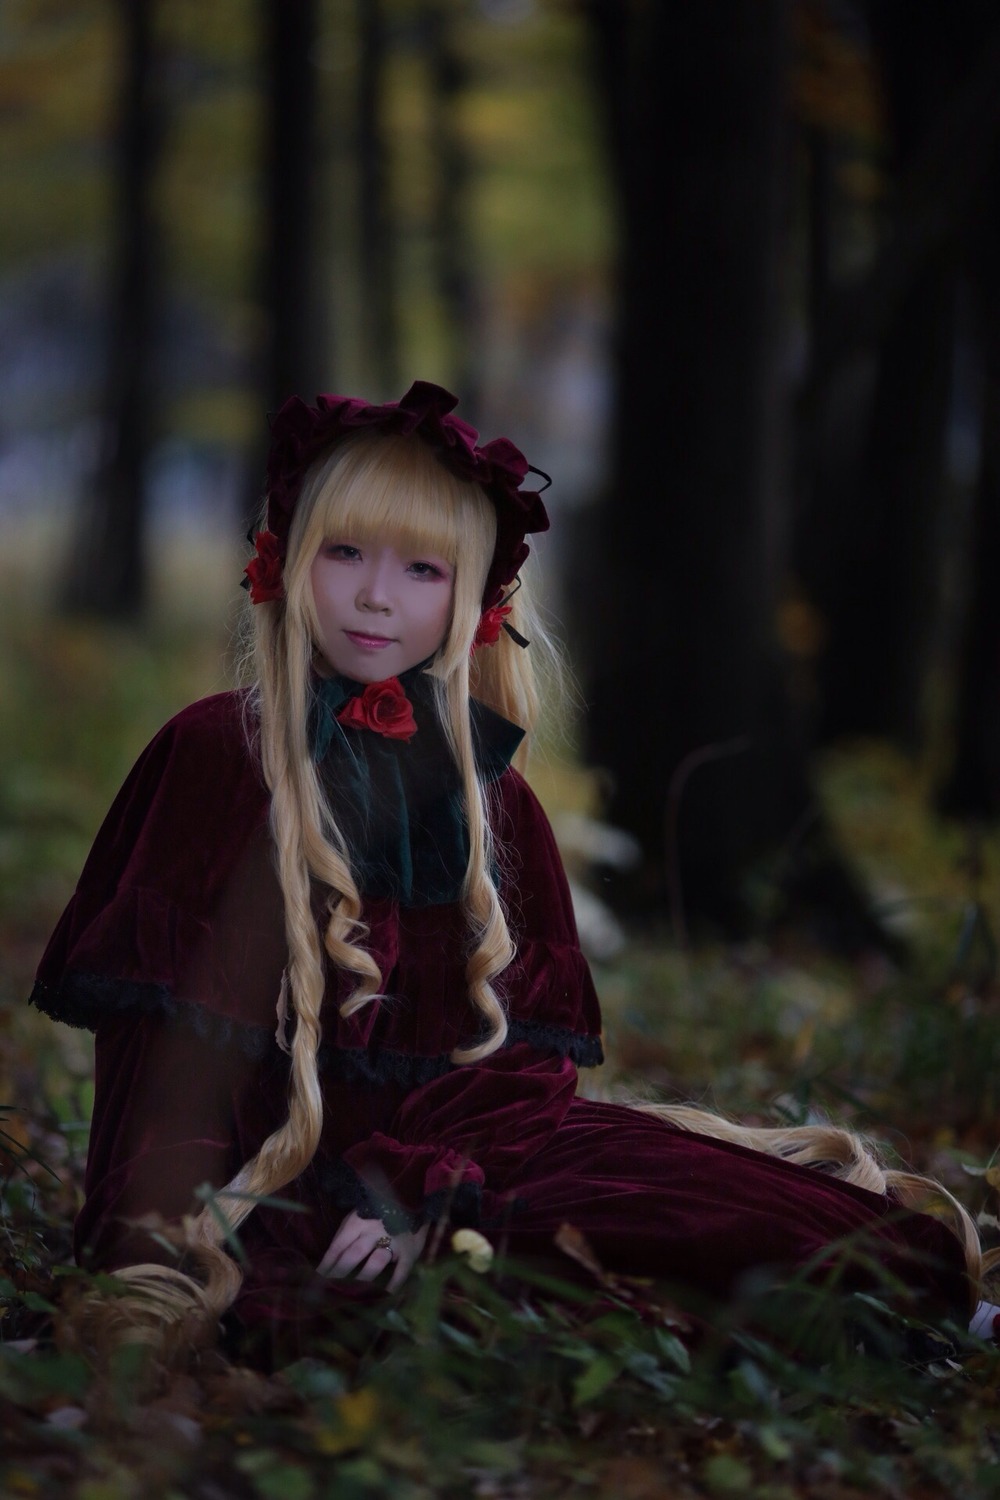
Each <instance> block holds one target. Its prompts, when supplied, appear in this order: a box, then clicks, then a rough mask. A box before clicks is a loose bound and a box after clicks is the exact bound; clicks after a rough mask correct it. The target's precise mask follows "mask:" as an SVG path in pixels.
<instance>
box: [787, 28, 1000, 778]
mask: <svg viewBox="0 0 1000 1500" xmlns="http://www.w3.org/2000/svg"><path fill="white" fill-rule="evenodd" d="M868 11H869V15H870V20H871V24H872V32H873V38H874V42H875V47H876V52H877V55H878V58H879V60H880V64H881V71H882V74H883V81H884V94H885V98H886V103H887V108H888V114H889V130H890V135H891V139H892V143H893V161H892V169H893V175H892V182H891V198H890V214H889V217H888V222H887V227H886V231H885V234H884V238H883V245H882V247H881V249H880V251H879V253H878V255H877V257H876V259H875V262H874V264H873V266H872V268H871V270H870V271H869V272H868V273H867V274H866V275H865V276H863V277H862V278H860V279H858V280H856V281H855V282H852V283H848V284H846V285H843V286H840V287H831V288H830V292H829V296H828V297H827V298H826V299H825V306H824V305H823V299H822V298H820V299H818V303H819V305H818V306H817V307H815V308H814V312H813V353H812V366H811V371H810V374H809V377H808V379H807V381H806V383H805V389H804V395H803V401H802V403H801V407H800V464H799V477H800V484H799V490H800V493H801V495H802V503H801V507H800V512H799V522H798V527H797V537H796V546H795V555H796V564H797V572H798V576H799V579H800V581H801V583H802V585H803V587H804V590H805V593H806V595H807V597H808V599H809V601H810V603H811V604H812V605H813V606H814V607H815V609H816V610H817V612H818V615H819V618H820V621H821V624H822V629H823V632H824V634H825V636H826V645H825V648H824V650H823V652H822V654H821V657H820V660H819V669H818V687H819V695H818V697H819V703H820V714H819V724H818V731H819V733H820V735H821V736H822V737H824V738H827V739H833V738H836V737H838V736H841V735H844V734H857V733H868V734H882V735H886V736H889V737H891V738H892V739H894V740H896V741H897V742H898V743H901V744H903V745H904V746H907V747H909V748H915V747H916V746H917V745H918V744H919V742H920V740H921V738H922V731H923V728H924V725H923V723H922V707H923V705H922V699H923V692H924V686H925V682H926V676H927V667H928V660H929V656H930V650H931V644H932V639H933V634H934V630H935V626H936V620H937V615H938V612H939V611H938V604H939V594H940V587H941V566H940V537H941V507H942V503H943V498H944V486H945V458H946V438H947V426H948V420H949V414H950V403H951V386H952V365H953V358H954V345H955V300H956V293H957V285H958V275H959V260H960V245H961V242H962V239H963V236H964V234H965V232H966V228H967V224H968V221H969V217H970V212H971V205H972V203H973V201H974V197H975V194H976V190H977V184H978V183H980V182H981V181H982V180H983V178H984V177H985V176H986V175H987V174H988V172H989V168H990V164H991V163H992V162H993V161H994V160H995V143H996V138H997V133H998V130H1000V32H998V31H997V27H996V24H995V23H996V14H995V10H994V8H993V7H992V6H991V5H990V4H989V3H987V0H968V3H967V4H966V5H965V6H964V7H962V9H961V10H958V11H956V10H955V8H954V7H952V6H950V5H949V4H947V3H946V0H928V3H927V4H925V5H922V6H919V7H913V6H910V5H908V4H906V3H904V0H872V3H871V4H870V5H869V6H868Z"/></svg>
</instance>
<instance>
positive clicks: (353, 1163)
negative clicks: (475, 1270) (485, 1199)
mask: <svg viewBox="0 0 1000 1500" xmlns="http://www.w3.org/2000/svg"><path fill="white" fill-rule="evenodd" d="M342 1161H343V1166H344V1167H345V1168H346V1169H347V1174H348V1176H347V1177H346V1178H345V1179H344V1185H345V1186H346V1185H347V1183H348V1181H349V1179H350V1178H353V1179H354V1182H355V1183H356V1185H357V1189H358V1190H360V1191H358V1192H357V1193H356V1196H355V1200H354V1201H353V1202H351V1204H350V1205H349V1206H350V1207H351V1208H353V1209H354V1210H355V1211H356V1212H357V1213H358V1214H360V1216H361V1217H362V1218H363V1219H367V1218H372V1219H381V1220H382V1222H383V1223H384V1224H385V1226H386V1229H388V1230H389V1231H390V1232H393V1231H395V1232H398V1231H399V1230H400V1229H401V1228H414V1227H416V1225H418V1224H422V1223H425V1222H427V1221H428V1220H432V1219H439V1218H441V1217H442V1216H445V1215H446V1216H447V1217H449V1218H452V1219H454V1220H455V1221H456V1222H461V1223H462V1224H472V1223H475V1222H476V1221H477V1220H478V1209H479V1196H480V1192H481V1189H482V1187H483V1183H484V1181H485V1179H484V1176H483V1170H482V1168H481V1167H480V1166H478V1165H477V1164H476V1163H475V1162H474V1161H471V1160H470V1159H469V1157H467V1156H465V1155H463V1154H462V1152H460V1151H456V1150H454V1149H452V1148H449V1147H445V1148H443V1149H442V1148H441V1147H439V1146H407V1145H404V1144H403V1142H402V1141H397V1140H394V1139H393V1138H392V1137H391V1136H387V1135H382V1134H380V1133H376V1134H375V1135H373V1136H371V1137H370V1138H369V1139H368V1140H367V1141H363V1142H362V1143H361V1144H360V1145H358V1146H353V1147H352V1148H351V1150H350V1151H348V1152H346V1153H345V1155H344V1157H343V1159H342Z"/></svg>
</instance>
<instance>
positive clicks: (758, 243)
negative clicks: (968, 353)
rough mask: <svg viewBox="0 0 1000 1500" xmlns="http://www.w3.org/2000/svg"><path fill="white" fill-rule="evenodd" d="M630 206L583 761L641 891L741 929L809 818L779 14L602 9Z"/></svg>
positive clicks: (620, 170) (624, 201) (734, 3)
mask: <svg viewBox="0 0 1000 1500" xmlns="http://www.w3.org/2000/svg"><path fill="white" fill-rule="evenodd" d="M588 14H589V16H590V19H591V21H592V23H593V26H594V29H595V36H596V42H597V48H598V56H599V58H600V65H601V70H602V73H603V76H604V80H605V98H606V101H607V105H608V120H609V138H610V141H611V149H612V153H613V160H614V170H615V175H616V177H617V183H618V187H619V192H620V203H621V219H622V240H621V249H620V265H619V287H620V311H619V332H618V349H617V371H618V395H617V413H616V426H615V438H614V460H613V468H612V472H613V489H612V493H611V494H610V495H609V496H608V497H607V500H606V503H605V505H604V507H603V510H602V514H601V518H600V521H599V538H598V545H597V548H596V557H597V559H598V560H599V569H600V571H599V573H598V574H597V575H596V576H595V577H594V578H593V579H592V581H591V583H590V586H589V588H588V589H587V590H586V594H585V597H586V601H587V605H586V607H587V611H588V616H589V626H590V629H589V632H588V633H589V635H590V643H589V650H588V658H589V667H590V672H589V692H588V697H589V699H590V703H591V715H590V719H589V746H588V748H589V753H590V758H591V760H592V761H593V762H595V763H596V764H598V765H600V766H604V767H607V768H608V769H609V771H610V773H611V775H612V777H613V787H612V791H611V795H610V800H609V805H608V808H607V812H608V816H609V817H610V818H611V820H612V821H614V822H615V823H617V824H619V825H620V826H622V827H624V828H627V829H629V830H630V831H632V832H633V833H634V834H636V836H637V837H638V838H639V839H640V841H641V844H642V846H643V850H644V853H645V857H646V866H645V890H644V891H640V890H637V889H636V888H634V887H633V888H632V889H631V891H630V892H629V900H630V902H631V904H632V906H633V909H636V907H637V906H638V905H646V906H648V907H656V906H660V907H661V908H662V906H663V903H664V896H665V893H667V892H672V895H673V897H674V905H675V910H676V905H677V898H678V896H679V895H682V896H683V899H684V902H685V903H686V905H687V907H688V909H689V910H691V911H693V912H695V913H700V914H702V915H706V914H707V915H709V916H711V917H717V918H720V919H721V920H723V921H725V922H727V923H730V924H732V923H739V922H740V920H741V918H742V916H743V915H744V914H745V912H744V900H743V884H744V880H745V877H746V875H747V872H748V870H749V869H750V868H751V867H752V865H753V864H754V862H755V861H756V860H757V859H758V858H760V857H761V856H762V855H763V854H765V852H767V851H773V850H774V849H775V847H776V846H778V845H779V844H781V843H782V841H783V840H785V839H787V838H789V836H790V835H792V833H793V829H795V827H796V825H798V824H800V822H801V820H803V819H804V818H807V817H808V814H807V811H806V810H807V808H808V806H809V802H810V798H809V790H808V786H807V783H806V777H805V770H804V752H803V748H802V746H801V744H800V742H799V740H798V739H797V737H796V734H795V733H794V731H793V729H792V726H791V715H790V713H789V711H788V705H787V701H786V698H785V693H784V684H783V676H782V671H783V669H782V663H781V661H780V658H779V651H778V647H777V644H776V639H775V618H776V611H777V602H778V589H779V586H780V584H781V582H782V576H783V571H784V565H785V523H784V506H785V503H786V495H785V476H784V442H783V433H782V430H781V421H780V416H781V410H782V404H783V390H782V377H781V370H780V360H781V353H782V344H783V308H784V304H783V298H782V294H781V288H782V280H783V271H784V268H785V263H786V233H787V223H786V221H787V211H788V210H787V205H786V203H785V202H784V199H783V191H782V188H783V184H784V183H785V182H786V181H787V178H788V166H789V157H788V151H789V140H788V120H787V98H786V93H787V80H788V71H789V69H788V52H789V7H788V5H787V3H785V0H727V3H725V4H722V3H721V0H711V3H708V0H706V3H704V4H701V5H696V6H688V5H684V6H674V5H634V6H632V7H631V8H630V9H629V11H628V16H629V21H628V28H627V31H628V34H627V36H626V37H625V38H624V39H623V38H622V37H621V36H620V35H619V34H618V32H617V31H616V25H617V26H619V27H620V26H621V22H622V7H621V6H620V5H619V4H616V3H609V0H592V3H591V4H590V5H589V6H588Z"/></svg>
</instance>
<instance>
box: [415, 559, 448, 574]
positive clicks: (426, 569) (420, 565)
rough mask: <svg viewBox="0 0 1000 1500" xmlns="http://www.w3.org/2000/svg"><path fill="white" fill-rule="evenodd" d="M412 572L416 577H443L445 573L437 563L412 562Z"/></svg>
mask: <svg viewBox="0 0 1000 1500" xmlns="http://www.w3.org/2000/svg"><path fill="white" fill-rule="evenodd" d="M410 572H411V573H412V574H413V575H414V576H415V577H416V578H443V577H444V576H445V575H444V573H443V572H442V570H441V569H440V568H439V567H438V566H437V564H436V563H429V562H411V563H410Z"/></svg>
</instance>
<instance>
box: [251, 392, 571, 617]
mask: <svg viewBox="0 0 1000 1500" xmlns="http://www.w3.org/2000/svg"><path fill="white" fill-rule="evenodd" d="M457 405H458V400H457V398H456V397H455V396H452V395H451V394H450V393H449V392H448V391H446V390H443V389H442V387H441V386H439V385H431V384H430V383H429V382H428V381H426V380H418V381H416V382H414V384H413V385H411V387H410V389H409V390H408V391H407V392H406V395H405V396H403V397H402V398H401V399H400V400H399V401H387V402H385V403H384V405H382V406H372V405H369V403H368V402H367V401H362V400H359V399H356V398H353V397H350V396H335V395H323V396H317V397H316V405H315V406H309V405H307V404H306V402H305V401H303V400H302V399H301V397H299V396H290V397H289V399H288V400H287V401H286V402H285V403H284V405H283V406H282V407H281V409H280V411H278V412H277V414H276V415H275V416H274V417H272V418H271V447H270V451H269V453H268V460H267V532H265V533H263V535H265V536H273V537H274V538H275V541H276V544H277V545H276V555H277V558H278V560H279V563H283V562H284V557H285V548H286V546H287V543H288V528H289V525H290V524H291V519H292V513H293V511H294V510H295V506H296V503H297V502H298V498H299V494H300V492H301V489H302V482H303V480H304V479H305V476H306V473H307V471H308V470H309V468H310V467H311V465H312V464H313V463H314V462H315V460H316V459H317V458H319V457H320V456H321V455H322V454H325V453H328V452H329V451H330V450H331V449H333V448H335V447H336V446H337V444H338V443H339V442H342V441H343V440H344V439H345V438H346V437H349V436H350V435H351V434H352V433H354V432H363V431H366V430H367V431H374V432H385V433H402V434H404V435H407V434H409V433H414V432H415V433H416V434H417V435H418V436H419V437H420V438H422V439H423V441H424V442H426V443H427V444H428V445H429V446H430V447H431V448H432V449H433V450H434V452H435V454H436V455H437V457H438V458H439V459H440V461H441V462H442V463H443V464H444V465H445V467H446V468H448V469H450V470H451V472H452V473H453V474H457V475H458V477H459V478H460V479H466V480H471V481H472V482H473V483H474V484H479V485H482V487H483V489H484V490H485V491H486V494H487V495H488V496H489V498H490V499H491V500H492V502H493V505H494V507H495V509H496V513H497V539H496V546H495V548H494V551H493V560H492V562H491V563H490V570H489V574H488V576H487V579H486V587H485V589H484V590H483V607H484V608H485V609H489V608H490V607H491V606H493V605H495V604H497V603H499V602H500V599H501V595H502V593H503V587H504V585H505V584H508V583H510V582H511V580H512V579H513V578H514V577H515V576H516V574H517V570H518V569H519V568H520V566H521V564H522V563H523V562H524V559H525V558H526V557H527V555H528V545H527V543H526V542H525V540H524V539H525V536H527V535H529V534H530V533H533V532H538V531H546V530H548V525H549V518H548V516H547V515H546V512H545V506H544V505H543V504H542V501H541V498H540V496H541V491H540V490H530V489H529V490H525V489H522V485H523V483H524V481H525V479H526V478H527V476H528V474H529V473H530V474H537V475H538V476H539V477H540V478H541V479H544V481H545V483H544V485H543V486H542V489H547V488H548V486H549V484H550V483H551V480H550V479H549V477H548V475H547V474H543V473H542V471H541V470H540V469H535V468H533V467H532V466H531V464H529V463H528V460H527V459H526V458H525V456H524V454H523V453H522V452H521V450H520V449H519V448H516V447H515V446H514V444H513V443H512V442H510V440H509V439H508V438H494V439H493V441H492V442H489V443H483V444H480V443H479V440H478V439H479V434H478V433H477V431H476V429H475V428H474V427H470V426H469V424H468V422H463V421H462V419H461V418H460V417H456V416H454V415H453V411H454V408H455V407H456V406H457ZM269 545H270V544H269ZM253 565H254V564H253V563H251V566H253ZM248 572H249V570H248ZM251 587H252V581H251ZM252 597H253V596H252ZM262 597H268V598H274V597H276V596H275V595H273V594H268V595H266V596H263V595H262ZM255 602H257V600H256V599H255Z"/></svg>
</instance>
